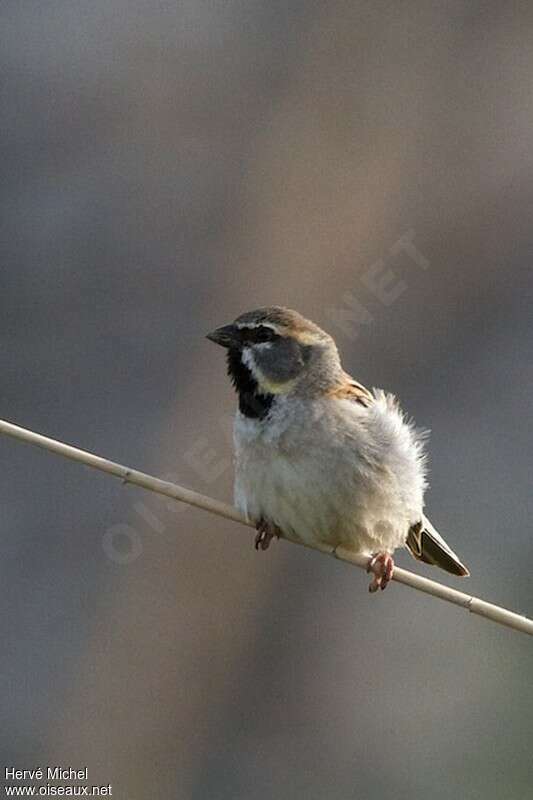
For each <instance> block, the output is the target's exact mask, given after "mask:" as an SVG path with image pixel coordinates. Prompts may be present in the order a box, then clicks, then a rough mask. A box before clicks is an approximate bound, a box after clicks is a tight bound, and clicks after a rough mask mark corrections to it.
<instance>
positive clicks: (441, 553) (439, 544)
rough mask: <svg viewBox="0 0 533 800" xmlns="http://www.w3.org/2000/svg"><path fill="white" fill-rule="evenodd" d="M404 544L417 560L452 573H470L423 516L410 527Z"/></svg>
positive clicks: (463, 574)
mask: <svg viewBox="0 0 533 800" xmlns="http://www.w3.org/2000/svg"><path fill="white" fill-rule="evenodd" d="M406 545H407V548H408V549H409V550H410V552H411V554H412V555H413V556H414V557H415V558H416V559H418V560H419V561H424V562H425V563H426V564H434V565H435V566H437V567H440V568H441V569H444V570H446V572H451V573H452V575H461V576H462V577H464V576H466V575H470V573H469V571H468V569H467V568H466V567H465V565H464V564H463V563H462V562H461V561H460V560H459V558H458V557H457V555H456V554H455V553H454V552H453V550H452V549H451V547H449V546H448V545H447V544H446V542H445V541H444V539H443V538H442V536H441V535H440V534H439V533H437V531H436V530H435V528H434V527H433V525H432V524H431V522H430V521H429V520H428V519H426V518H425V517H424V518H423V519H422V520H421V521H420V522H417V523H416V524H415V525H412V526H411V527H410V529H409V533H408V534H407V542H406Z"/></svg>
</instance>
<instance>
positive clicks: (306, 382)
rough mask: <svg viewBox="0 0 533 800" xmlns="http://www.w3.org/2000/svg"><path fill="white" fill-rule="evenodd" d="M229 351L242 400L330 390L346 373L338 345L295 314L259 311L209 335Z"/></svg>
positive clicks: (279, 310)
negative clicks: (245, 395)
mask: <svg viewBox="0 0 533 800" xmlns="http://www.w3.org/2000/svg"><path fill="white" fill-rule="evenodd" d="M207 338H208V339H210V340H211V341H212V342H215V343H216V344H219V345H221V346H222V347H225V348H226V349H227V351H228V354H227V358H228V372H229V375H230V377H231V379H232V381H233V383H234V385H235V388H236V389H237V391H238V392H239V394H242V393H247V394H248V395H255V396H258V395H259V396H262V397H270V398H273V397H276V396H277V395H287V394H290V393H292V392H300V393H302V392H305V393H306V394H308V395H309V394H313V393H317V392H320V391H325V390H327V389H328V388H329V387H330V386H332V385H334V384H335V383H336V382H338V380H339V375H340V374H341V373H342V368H341V366H340V361H339V355H338V351H337V347H336V345H335V342H334V341H333V339H332V338H331V336H329V335H328V334H327V333H325V331H323V330H321V328H319V327H318V325H315V324H314V323H313V322H311V321H310V320H307V319H305V318H304V317H302V316H301V314H298V313H297V312H296V311H291V310H290V309H287V308H282V307H281V306H272V307H269V308H258V309H256V310H255V311H248V312H247V313H245V314H241V316H239V317H237V319H236V320H235V321H234V322H232V323H231V324H229V325H224V326H223V327H221V328H217V329H216V330H215V331H213V332H212V333H210V334H208V336H207Z"/></svg>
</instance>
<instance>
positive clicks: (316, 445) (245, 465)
mask: <svg viewBox="0 0 533 800" xmlns="http://www.w3.org/2000/svg"><path fill="white" fill-rule="evenodd" d="M304 420H305V424H304ZM235 448H236V476H235V502H236V505H237V506H238V507H239V508H240V509H241V510H242V511H243V513H245V514H246V515H247V516H248V517H249V518H250V519H252V520H254V521H257V520H259V519H261V518H264V519H266V520H269V521H271V522H273V523H275V524H276V525H277V526H278V527H279V528H281V530H282V531H283V532H284V534H285V535H286V536H288V537H289V538H294V539H297V540H301V541H303V542H306V543H313V542H323V543H327V544H331V545H334V546H335V545H338V544H343V545H345V546H348V547H352V548H353V549H354V550H357V551H358V552H364V553H372V552H376V551H378V550H388V551H393V550H394V549H395V548H396V547H398V546H400V545H403V544H404V543H405V539H406V537H407V532H408V530H409V527H410V525H411V524H412V523H413V522H416V521H417V520H418V519H420V517H421V514H422V496H423V489H424V485H425V483H424V475H423V466H422V460H421V453H420V446H419V443H418V442H417V439H416V437H415V435H414V433H413V431H412V430H411V428H410V427H409V426H407V425H405V423H404V422H403V419H402V417H401V414H400V413H399V412H398V410H397V408H396V407H395V406H394V405H393V404H392V400H390V401H389V400H387V398H386V397H385V396H384V395H380V396H379V399H377V400H376V402H375V403H374V404H373V405H372V406H371V408H370V409H366V408H363V407H358V406H355V405H354V404H353V403H352V402H351V401H337V402H335V403H333V402H332V401H328V403H327V406H324V405H320V404H317V403H309V402H307V403H305V404H304V403H303V401H296V400H292V401H288V400H285V401H278V403H277V408H276V409H275V410H274V411H273V419H272V418H271V419H270V420H269V421H268V424H265V422H262V421H257V420H250V419H247V418H245V417H243V416H241V415H238V416H237V419H236V423H235Z"/></svg>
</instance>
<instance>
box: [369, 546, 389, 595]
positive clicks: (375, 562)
mask: <svg viewBox="0 0 533 800" xmlns="http://www.w3.org/2000/svg"><path fill="white" fill-rule="evenodd" d="M366 571H367V572H371V573H372V574H373V575H374V577H373V579H372V581H371V582H370V586H369V587H368V591H369V592H377V590H378V589H385V587H386V586H387V584H388V583H389V581H390V579H391V578H392V573H393V572H394V561H393V560H392V556H391V555H390V553H376V555H375V556H372V558H371V559H370V561H369V562H368V566H367V568H366Z"/></svg>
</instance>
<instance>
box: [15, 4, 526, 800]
mask: <svg viewBox="0 0 533 800" xmlns="http://www.w3.org/2000/svg"><path fill="white" fill-rule="evenodd" d="M0 42H1V60H2V65H1V74H2V84H3V88H2V96H1V100H0V102H1V109H2V113H1V119H2V127H1V131H2V134H1V143H2V152H3V157H2V175H3V177H2V182H1V187H0V192H1V202H2V212H1V219H2V223H1V224H2V236H1V247H2V254H1V265H2V266H1V273H0V290H1V291H0V306H1V316H0V336H1V339H0V343H1V349H0V364H1V371H2V382H1V387H2V391H1V395H0V397H1V402H0V416H1V417H2V418H6V419H8V420H11V421H13V422H17V423H18V424H20V425H23V426H26V427H29V428H31V429H33V430H36V431H38V432H41V433H44V434H47V435H50V436H53V437H57V438H59V439H61V440H64V441H67V442H70V443H73V444H77V445H79V446H80V447H83V448H86V449H89V450H92V451H95V452H97V453H100V454H102V455H105V456H107V457H109V458H112V459H114V460H116V461H119V462H121V463H124V464H128V465H130V466H134V467H138V468H140V469H144V470H146V471H149V472H153V473H155V474H158V475H162V476H166V477H171V478H173V479H174V480H178V481H179V482H181V483H183V484H185V485H187V486H189V487H191V488H194V489H197V490H199V491H201V492H203V493H206V494H210V495H212V496H214V497H217V498H221V499H224V500H229V499H231V492H232V465H231V453H232V448H231V416H232V413H233V409H234V405H235V398H234V396H233V393H232V390H231V387H230V386H229V383H228V381H227V379H226V376H225V365H224V361H223V358H222V353H221V352H220V351H219V350H218V349H217V348H215V347H214V346H213V345H211V344H210V343H209V342H207V341H206V340H205V339H204V334H205V333H206V332H207V331H208V330H210V329H212V328H213V327H215V326H217V325H219V324H222V323H225V322H228V321H230V320H231V319H232V318H234V317H235V316H236V315H237V314H238V313H240V312H243V311H245V310H249V309H251V308H254V307H256V306H259V305H266V304H271V303H277V304H283V305H289V306H292V307H295V308H297V309H298V310H300V311H301V312H302V313H304V314H305V315H306V316H308V317H310V318H311V319H313V320H315V321H316V322H318V323H319V324H320V325H322V326H323V327H325V328H326V329H327V330H328V331H329V332H330V333H331V334H332V335H333V336H334V337H335V338H336V339H337V342H338V345H339V348H340V350H341V353H342V355H343V359H344V364H345V367H346V369H348V371H350V372H352V373H353V374H354V375H355V376H357V378H358V379H359V380H360V381H362V382H363V383H365V384H367V385H370V386H383V387H385V388H387V389H390V390H394V391H395V392H397V393H398V394H399V396H400V397H401V399H402V403H403V405H404V407H405V408H406V410H408V412H409V413H410V414H412V415H413V416H414V417H415V419H416V421H417V423H418V424H419V425H421V426H425V427H427V428H430V429H431V431H432V435H431V440H430V453H431V490H430V492H429V493H428V510H429V513H430V516H431V518H432V519H433V521H434V522H435V524H436V525H437V527H438V528H439V529H440V530H441V532H442V533H443V535H444V536H445V537H446V539H448V541H449V542H450V544H451V545H452V546H453V547H454V549H456V550H457V552H458V553H459V554H460V556H461V557H462V558H463V559H464V561H465V562H466V563H467V564H468V565H469V567H470V569H471V572H472V577H471V578H470V579H469V580H468V583H466V582H461V581H460V580H458V579H454V578H453V577H451V576H447V575H445V574H444V573H438V572H437V571H433V570H431V569H430V568H427V567H425V566H424V565H421V564H416V563H415V562H413V561H412V560H411V559H410V558H409V556H408V554H399V558H398V561H399V563H400V564H401V565H402V566H405V567H407V568H413V569H414V570H415V571H418V572H421V573H423V574H425V575H427V576H430V577H433V578H436V579H437V580H443V582H445V583H448V584H450V585H453V586H456V587H457V588H460V589H465V588H466V589H468V591H471V592H472V593H474V594H478V595H481V596H482V597H484V598H486V599H489V600H492V601H493V602H495V603H498V604H502V605H504V606H507V607H509V608H512V609H514V610H516V611H520V612H523V613H527V614H529V615H532V614H533V588H532V582H531V572H532V570H533V547H532V544H531V542H532V538H531V527H532V515H533V501H532V496H531V450H532V445H533V432H532V426H531V409H532V405H533V399H532V388H533V359H532V355H533V354H532V344H533V333H532V330H531V301H532V297H531V295H532V292H531V289H532V283H533V282H532V278H531V263H532V258H533V234H532V228H533V225H532V218H533V145H532V138H531V132H532V130H533V93H532V90H531V87H532V79H533V8H532V7H531V6H528V4H525V3H516V4H515V3H505V4H496V3H492V4H487V3H485V2H472V3H464V2H448V3H437V2H429V3H428V2H416V1H415V0H407V1H406V2H399V3H398V2H396V3H394V2H390V0H389V2H354V1H353V0H352V2H341V1H340V0H339V1H337V0H333V2H329V3H320V2H315V1H314V0H311V1H310V0H307V2H302V1H301V0H295V2H292V3H289V4H287V3H282V2H279V1H278V0H248V2H244V0H239V1H237V0H235V2H233V1H232V0H228V2H224V3H206V2H200V1H199V0H184V2H170V1H169V0H168V1H167V2H164V0H160V2H149V0H128V2H126V0H105V1H104V0H92V2H91V3H82V2H73V1H72V0H49V2H46V3H43V2H36V1H34V2H31V1H30V2H24V3H20V2H4V3H3V4H2V8H1V11H0ZM0 465H1V466H0V474H1V479H0V505H1V509H2V514H1V519H2V524H1V541H2V559H1V567H0V569H1V576H0V604H1V608H2V613H1V615H0V638H1V642H2V646H1V655H0V696H1V701H0V702H1V705H2V730H1V733H0V754H1V761H2V766H4V765H6V766H10V765H11V766H16V767H18V768H26V769H34V768H36V767H37V766H39V765H40V766H46V765H56V764H59V765H62V766H65V767H67V766H74V767H76V768H78V769H81V768H83V767H85V766H87V767H88V769H89V783H90V784H102V785H103V784H109V783H111V784H112V787H113V796H114V797H117V798H119V799H120V798H128V800H144V798H146V797H150V798H154V799H155V800H159V799H161V800H163V799H164V800H167V799H168V798H177V800H182V799H183V800H188V799H189V798H191V800H208V799H209V800H210V799H211V798H217V800H235V799H239V800H240V799H241V798H242V799H243V800H244V799H245V798H246V800H248V799H249V798H254V800H255V799H257V800H267V798H281V799H283V800H285V798H300V797H305V798H306V800H323V798H329V800H346V799H347V798H354V800H360V799H361V798H365V800H374V798H380V800H384V798H406V797H409V798H411V800H418V799H419V798H427V797H428V796H431V797H432V798H433V800H447V799H448V798H456V797H461V798H462V797H464V798H469V799H472V800H474V799H475V798H483V800H492V799H493V798H494V800H501V798H503V797H505V798H506V800H524V799H525V798H527V797H530V796H531V792H532V787H533V766H532V762H531V745H532V737H533V689H532V684H531V675H532V670H533V653H532V649H531V642H530V640H528V639H527V637H525V636H523V635H521V634H518V633H514V632H512V631H509V630H506V629H503V628H500V627H498V626H495V625H492V624H490V623H487V622H484V621H483V620H481V619H478V618H474V617H469V616H468V615H467V614H465V613H463V612H461V611H459V610H458V609H456V608H453V607H451V606H447V605H446V604H444V603H441V602H438V601H437V600H435V599H433V598H429V597H424V596H422V595H418V594H417V593H415V592H413V591H410V590H408V589H405V588H403V587H401V586H396V585H393V586H392V587H391V588H390V589H389V590H388V591H387V592H385V593H384V594H383V595H380V596H379V597H375V596H370V595H369V594H368V592H367V578H366V576H365V575H364V574H363V573H361V572H360V571H358V570H356V569H352V568H350V567H349V566H347V565H345V564H341V563H338V562H335V561H333V560H331V559H326V558H324V557H322V556H320V555H318V554H316V553H313V552H306V551H304V550H302V549H301V548H297V547H293V546H291V545H289V544H287V543H284V542H280V543H279V544H276V545H275V546H273V547H271V548H270V550H269V551H268V553H266V554H260V555H258V554H257V553H256V552H255V551H254V549H253V546H252V537H251V535H250V532H249V531H247V530H246V529H244V528H240V527H239V526H236V525H234V524H232V523H230V522H227V521H224V520H221V519H219V518H217V517H213V516H210V515H208V514H206V513H204V512H202V511H198V510H194V509H190V508H184V507H181V506H178V505H175V504H172V503H171V502H169V501H168V502H167V501H164V500H163V499H161V498H157V497H155V496H152V495H150V494H148V493H143V492H142V491H141V490H138V489H134V488H132V487H122V486H121V484H120V482H118V481H116V480H113V479H111V478H109V477H107V476H104V475H101V474H98V473H96V472H95V471H92V470H88V469H86V468H83V467H80V466H79V465H77V464H74V463H69V462H66V461H63V460H62V459H60V458H58V457H55V456H52V455H51V454H48V453H45V452H41V451H38V450H36V449H34V448H31V447H28V446H26V445H23V444H21V443H18V442H16V441H13V440H8V439H5V438H3V439H1V440H0Z"/></svg>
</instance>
